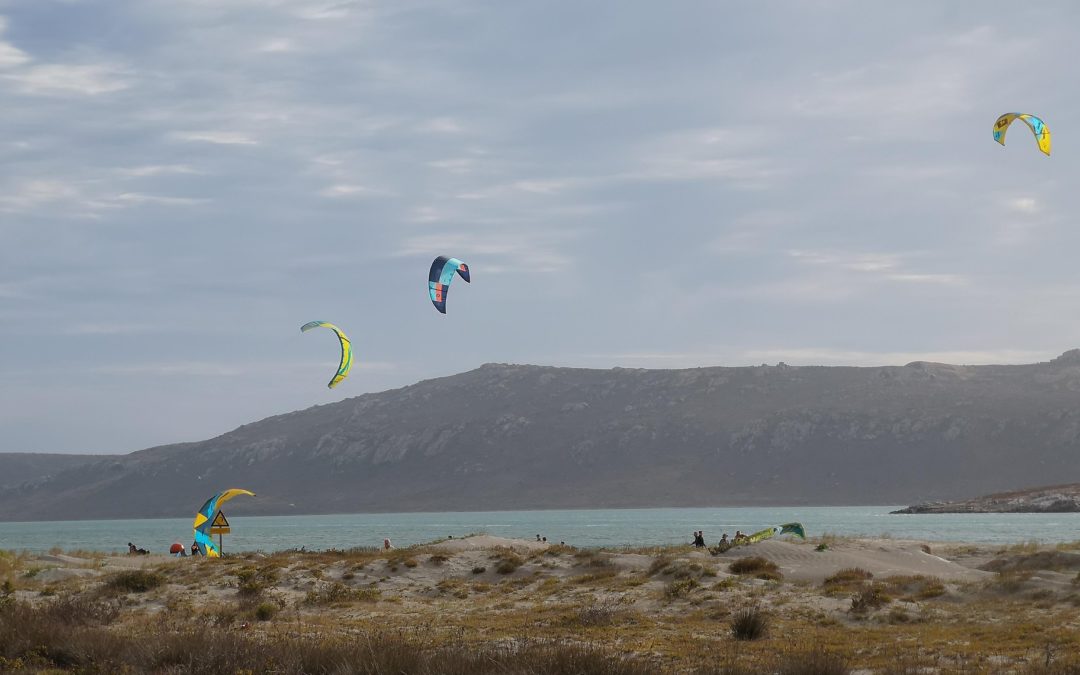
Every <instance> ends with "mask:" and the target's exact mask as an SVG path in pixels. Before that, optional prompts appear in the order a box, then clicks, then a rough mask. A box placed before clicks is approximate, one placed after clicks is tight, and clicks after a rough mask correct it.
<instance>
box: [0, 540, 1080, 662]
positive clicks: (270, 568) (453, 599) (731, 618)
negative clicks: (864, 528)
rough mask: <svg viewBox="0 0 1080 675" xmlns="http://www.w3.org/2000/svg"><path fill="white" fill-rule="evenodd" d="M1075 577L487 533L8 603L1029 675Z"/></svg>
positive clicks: (1053, 557)
mask: <svg viewBox="0 0 1080 675" xmlns="http://www.w3.org/2000/svg"><path fill="white" fill-rule="evenodd" d="M1078 569H1080V555H1078V554H1076V553H1073V552H1072V551H1071V549H1070V547H1068V546H1058V547H1051V548H1042V549H1040V548H1038V547H1036V546H1014V547H996V548H995V547H985V546H984V547H979V546H973V545H964V544H948V545H941V544H933V545H931V544H928V543H926V542H919V541H901V540H891V539H882V538H877V539H842V538H834V539H828V540H811V541H801V540H798V539H795V540H772V541H765V542H760V543H757V544H754V545H750V546H744V547H736V548H734V549H731V550H729V551H726V552H724V553H722V554H719V555H714V554H712V553H710V552H708V551H702V550H700V549H693V548H691V547H667V548H646V549H633V548H624V549H609V550H593V549H585V550H578V549H574V548H571V547H567V546H560V545H549V544H544V543H540V542H535V541H528V540H521V539H506V538H501V537H494V536H488V535H478V536H472V537H467V538H463V539H450V540H446V541H440V542H435V543H432V544H429V545H425V546H417V547H411V548H407V549H401V550H396V549H395V550H390V551H382V550H374V549H371V550H354V551H346V552H289V553H279V554H272V555H266V554H236V555H233V556H229V557H226V558H223V559H216V560H208V559H201V558H200V559H192V558H175V557H166V556H160V555H145V556H112V555H100V554H92V553H85V552H83V553H51V554H47V555H38V556H32V555H16V554H11V553H7V554H4V555H3V557H2V558H0V579H6V580H7V582H8V583H6V584H5V589H6V590H5V592H4V599H5V600H4V602H5V603H6V604H5V607H7V608H8V609H9V610H10V608H11V607H13V606H18V607H21V608H23V610H27V611H29V609H31V608H33V609H34V610H35V611H38V612H46V611H47V609H48V607H49V606H50V605H51V604H56V603H62V602H69V603H70V602H75V601H76V600H78V599H83V600H86V601H87V602H89V601H92V602H95V603H99V604H100V603H105V604H106V605H109V606H114V605H115V610H110V617H111V618H110V619H109V621H108V622H103V623H102V624H101V625H99V626H86V627H84V628H85V629H86V630H90V629H91V628H93V629H94V630H100V631H104V632H105V633H107V634H110V635H123V636H134V635H145V636H146V637H148V638H150V637H152V636H153V634H154V632H155V631H157V630H160V629H161V626H169V627H170V628H169V630H172V631H183V630H188V629H194V628H192V627H194V626H212V627H215V630H216V631H218V632H220V633H227V634H230V635H231V634H235V635H237V636H240V637H238V638H237V639H241V638H242V639H243V640H244V641H248V642H250V641H254V642H255V643H260V644H261V643H263V642H264V641H269V642H270V643H276V642H281V641H286V642H287V641H289V640H300V641H305V640H311V639H313V638H316V637H317V640H318V641H319V642H320V644H321V643H322V642H323V641H326V640H329V641H331V642H333V641H336V640H344V641H348V640H355V639H357V636H367V637H366V638H365V639H368V640H370V639H372V638H371V636H372V635H380V636H385V635H386V634H387V631H391V632H393V633H394V634H395V635H398V636H404V637H402V639H406V640H411V641H414V642H415V644H417V645H424V646H423V649H427V650H432V649H434V650H436V651H437V650H438V649H442V648H449V647H448V646H450V645H456V647H455V648H461V649H465V648H467V649H468V650H472V651H474V652H477V650H479V651H483V650H484V649H490V648H494V646H498V648H499V649H502V648H503V647H505V645H506V644H519V643H521V644H533V643H537V642H538V641H539V642H538V643H539V644H544V645H564V646H566V645H570V646H575V648H578V647H580V648H582V649H589V650H599V652H600V653H602V654H604V655H606V656H607V657H610V656H612V655H618V656H619V657H620V659H622V660H621V661H620V663H626V664H630V665H633V666H634V667H638V666H641V667H644V668H646V671H644V672H742V671H739V670H738V669H739V668H744V669H749V670H747V671H746V672H755V669H757V668H781V666H782V665H783V664H782V661H783V659H784V658H791V659H796V660H797V659H800V658H802V659H805V658H806V657H805V656H800V655H805V654H808V653H811V652H813V654H816V656H815V657H814V658H824V659H833V660H839V661H842V662H843V663H844V664H846V666H845V667H847V668H848V670H847V671H843V672H862V673H873V672H897V671H896V670H895V669H894V667H895V666H896V664H898V663H901V662H902V663H905V664H909V665H910V664H915V666H916V667H918V668H921V669H922V671H921V672H958V671H957V668H959V667H960V666H961V665H963V664H966V665H963V667H964V668H971V667H972V665H973V664H974V665H977V666H978V668H979V669H976V670H970V669H969V670H962V671H959V672H1029V671H1030V669H1031V668H1036V667H1039V666H1040V664H1042V665H1044V666H1045V665H1046V664H1047V663H1058V664H1062V663H1064V662H1065V660H1066V659H1068V658H1071V656H1069V655H1070V654H1072V653H1076V652H1077V651H1078V650H1080V640H1078V638H1077V637H1076V630H1075V629H1076V627H1077V614H1078V613H1077V610H1076V607H1077V605H1078V604H1080V596H1078V595H1077V593H1076V592H1075V589H1076V584H1075V581H1076V579H1077V570H1078ZM747 611H749V612H755V613H757V614H758V615H759V616H761V617H763V620H764V621H765V623H766V624H767V627H766V628H765V630H764V631H763V633H762V635H760V636H755V637H754V638H753V639H746V638H745V637H740V636H738V635H736V630H735V624H736V622H737V620H738V619H739V616H740V614H741V613H745V612H747ZM2 613H3V612H0V614H2ZM507 640H509V641H511V642H510V643H507V642H506V641H507ZM522 641H524V642H522ZM0 642H2V641H0ZM17 644H18V640H14V641H12V640H8V641H7V642H6V643H5V646H2V647H0V655H2V657H3V658H5V659H7V662H6V663H8V664H10V663H13V662H14V661H13V659H22V660H21V661H20V663H22V664H24V665H27V664H33V663H36V664H37V665H39V666H42V667H51V666H55V665H56V664H55V663H52V664H50V662H49V661H48V659H46V658H42V657H40V654H38V656H37V657H34V655H33V654H30V655H29V656H28V655H27V654H19V653H16V651H17V649H18V647H17ZM245 644H246V643H245ZM410 644H413V643H412V642H410ZM418 648H419V647H418ZM5 650H6V652H5ZM35 653H37V652H35ZM478 653H479V652H478ZM785 655H786V656H785ZM1048 655H1049V656H1048ZM34 658H37V659H38V661H37V662H35V661H34ZM132 658H134V657H132ZM778 659H779V660H778ZM1048 659H1049V661H1048ZM76 661H77V659H76ZM718 664H720V665H723V664H726V665H724V668H727V670H724V669H720V670H716V668H719V667H720V665H718ZM710 668H712V669H713V670H709V669H710ZM891 668H892V670H890V669H891ZM255 669H256V670H257V668H255ZM732 669H735V670H732ZM1010 669H1011V670H1010ZM1025 669H1027V670H1025ZM781 670H782V668H781ZM184 672H186V671H184ZM298 672H302V670H301V671H298ZM365 672H366V671H365ZM590 672H591V671H590ZM619 672H622V671H619ZM627 672H636V671H627ZM777 672H780V671H777ZM785 672H786V671H785ZM830 672H831V671H830ZM904 672H915V671H904ZM1030 672H1042V671H1030ZM1047 672H1050V671H1047ZM1055 672H1056V671H1055ZM1062 672H1065V671H1062ZM1068 672H1072V671H1068Z"/></svg>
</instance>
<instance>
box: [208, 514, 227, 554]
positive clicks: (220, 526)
mask: <svg viewBox="0 0 1080 675" xmlns="http://www.w3.org/2000/svg"><path fill="white" fill-rule="evenodd" d="M231 531H232V528H230V527H229V520H228V519H227V518H226V517H225V512H224V511H218V512H217V515H216V516H214V522H212V523H210V536H211V537H212V536H214V535H215V534H216V535H217V536H218V539H217V542H218V551H219V552H222V553H224V551H225V549H224V548H222V542H221V535H223V534H228V533H229V532H231Z"/></svg>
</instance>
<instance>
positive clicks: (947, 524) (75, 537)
mask: <svg viewBox="0 0 1080 675" xmlns="http://www.w3.org/2000/svg"><path fill="white" fill-rule="evenodd" d="M897 508H899V507H897V506H818V507H805V506H799V507H788V508H785V507H770V508H706V509H599V510H575V511H490V512H470V513H379V514H351V515H325V516H260V517H255V516H251V517H243V516H237V515H230V516H229V521H230V523H231V525H232V534H229V535H226V536H225V551H226V552H229V551H251V550H261V551H279V550H283V549H290V548H300V547H302V546H303V547H306V548H307V549H308V550H312V549H328V548H338V549H343V548H352V547H356V546H380V545H382V540H383V538H384V537H389V538H390V539H391V540H392V541H393V542H394V545H395V546H408V545H410V544H418V543H424V542H429V541H432V540H434V539H442V538H445V537H447V536H450V535H453V536H454V537H460V536H463V535H465V534H469V533H476V532H483V533H486V534H491V535H496V536H500V537H519V538H525V539H534V538H535V537H536V535H537V534H540V535H541V536H546V537H547V538H548V541H551V542H556V543H557V542H559V541H565V542H566V543H567V544H571V545H573V546H623V545H634V546H637V545H651V544H678V543H688V542H689V541H690V540H691V533H692V532H693V531H694V530H704V531H705V539H706V541H708V542H709V543H710V544H712V543H714V542H715V541H716V540H717V539H719V538H720V535H721V534H722V533H723V532H727V533H728V534H729V535H732V534H734V533H735V530H736V529H740V530H742V531H743V532H753V531H755V530H759V529H761V528H763V527H768V526H770V525H777V524H780V523H786V522H790V521H799V522H801V523H802V524H803V525H804V526H805V527H806V534H807V536H819V535H822V534H826V533H828V534H835V535H842V536H880V535H885V536H889V537H893V538H896V539H925V540H929V541H966V542H973V543H990V544H1013V543H1020V542H1025V541H1032V540H1035V541H1040V542H1044V543H1054V542H1061V541H1075V540H1080V513H1054V514H1031V513H1013V514H942V515H891V514H889V511H892V510H895V509H897ZM129 541H131V542H134V543H135V544H136V545H137V546H141V547H143V548H146V549H149V550H151V551H153V552H155V553H157V552H162V553H164V552H165V551H167V549H168V547H169V544H171V543H172V542H174V541H180V542H184V543H186V544H188V545H190V544H191V519H190V518H180V519H162V520H84V521H62V522H45V523H0V549H7V550H27V551H35V552H40V551H47V550H49V549H50V548H52V547H54V546H59V547H60V548H63V549H68V550H72V549H87V550H97V551H126V550H127V542H129Z"/></svg>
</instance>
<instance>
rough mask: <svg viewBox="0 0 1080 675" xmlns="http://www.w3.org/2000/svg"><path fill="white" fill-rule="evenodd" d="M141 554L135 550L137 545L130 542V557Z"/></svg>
mask: <svg viewBox="0 0 1080 675" xmlns="http://www.w3.org/2000/svg"><path fill="white" fill-rule="evenodd" d="M138 552H139V549H137V548H135V544H132V543H131V542H130V541H129V542H128V555H135V554H136V553H138Z"/></svg>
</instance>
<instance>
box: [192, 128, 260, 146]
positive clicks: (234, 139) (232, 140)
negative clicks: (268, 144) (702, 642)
mask: <svg viewBox="0 0 1080 675" xmlns="http://www.w3.org/2000/svg"><path fill="white" fill-rule="evenodd" d="M171 136H172V137H173V138H175V139H177V140H180V141H190V142H193V143H214V144H216V145H258V143H259V142H258V141H257V140H255V139H254V138H252V137H251V136H249V135H248V134H245V133H242V132H237V131H176V132H173V133H172V134H171Z"/></svg>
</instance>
